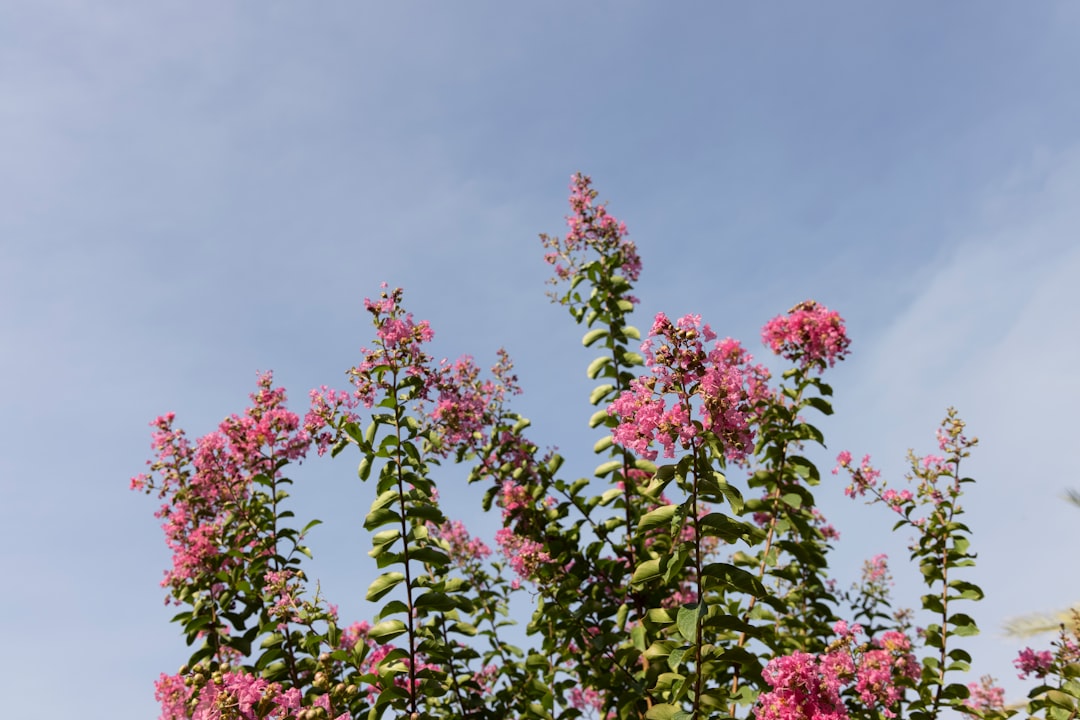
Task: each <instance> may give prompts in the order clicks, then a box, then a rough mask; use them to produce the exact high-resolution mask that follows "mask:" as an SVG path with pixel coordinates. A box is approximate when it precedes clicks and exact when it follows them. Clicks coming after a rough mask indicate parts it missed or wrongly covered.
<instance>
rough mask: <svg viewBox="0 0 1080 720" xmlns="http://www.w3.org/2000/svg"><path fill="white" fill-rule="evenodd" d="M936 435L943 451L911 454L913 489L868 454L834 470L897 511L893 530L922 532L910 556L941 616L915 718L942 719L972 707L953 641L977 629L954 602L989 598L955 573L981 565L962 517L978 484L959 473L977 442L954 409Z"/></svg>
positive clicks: (931, 608)
mask: <svg viewBox="0 0 1080 720" xmlns="http://www.w3.org/2000/svg"><path fill="white" fill-rule="evenodd" d="M937 438H938V447H939V450H940V451H941V452H942V455H936V454H929V455H925V456H923V457H917V456H916V455H915V454H914V453H913V452H910V451H909V453H908V459H909V462H910V465H911V472H910V474H909V475H908V480H909V481H910V482H913V483H914V488H915V489H914V491H912V490H908V489H903V490H900V491H897V490H895V489H894V488H890V487H888V486H887V484H886V483H885V482H884V481H883V480H881V478H880V472H878V471H877V470H876V469H874V467H873V465H871V462H870V457H869V456H866V457H864V458H863V460H862V462H861V463H860V464H859V465H858V466H855V465H854V463H853V462H852V457H851V453H849V452H847V451H844V452H842V453H840V455H839V456H838V458H837V461H838V463H839V464H838V466H837V468H836V469H835V470H834V471H833V472H834V473H837V472H839V471H840V470H841V469H843V470H846V471H847V472H848V474H849V475H850V477H851V483H850V484H849V485H848V487H847V489H846V490H845V493H846V494H847V495H849V496H850V497H863V496H869V497H870V499H871V500H870V501H871V502H873V503H880V504H884V505H886V506H888V507H889V508H891V509H892V510H893V511H894V512H895V513H896V514H897V515H898V516H899V519H898V520H897V521H896V525H895V529H900V528H908V529H910V530H913V531H914V532H915V533H916V539H915V541H914V543H913V544H912V545H911V558H912V560H913V561H915V562H916V563H917V564H918V566H919V569H920V570H921V571H922V575H923V580H924V582H925V583H926V586H927V588H928V589H929V591H930V592H929V593H928V594H926V595H923V597H922V605H923V609H924V610H925V611H927V612H928V613H931V614H932V615H934V616H936V618H937V621H936V622H933V623H930V624H929V625H927V626H926V628H925V629H924V630H923V632H922V637H923V642H924V644H925V646H926V647H927V648H928V649H930V650H931V652H930V653H929V654H927V655H926V656H925V657H924V658H923V663H922V672H921V675H920V677H919V679H918V682H917V683H916V687H915V689H916V691H917V693H918V697H917V698H915V699H914V700H912V702H911V703H910V705H909V710H908V712H909V717H911V718H914V719H916V720H921V719H924V718H937V717H939V716H940V714H941V712H942V710H943V709H944V708H946V707H970V706H969V705H966V703H965V701H966V700H967V698H968V696H969V695H970V694H971V692H972V690H971V688H969V687H968V686H966V685H964V684H962V683H957V682H952V683H950V682H948V676H949V673H955V672H965V671H967V670H968V669H970V663H971V656H970V655H969V654H968V653H967V652H966V651H965V650H963V649H961V648H958V647H955V646H954V645H955V643H954V642H953V638H957V637H966V636H970V635H975V634H977V633H978V631H979V629H978V626H977V625H976V623H975V620H974V619H972V618H971V616H970V615H967V614H966V613H962V612H956V608H955V605H956V603H958V602H962V601H972V600H980V599H982V597H983V593H982V590H981V589H979V587H978V586H976V585H974V584H972V583H970V582H968V581H966V580H962V579H960V578H959V577H957V575H958V574H959V571H961V570H962V569H963V568H967V567H972V566H973V565H974V564H975V555H974V554H972V553H971V552H970V550H969V548H970V541H969V540H968V535H969V533H970V530H969V529H968V527H967V526H966V525H964V524H963V523H961V522H960V521H959V519H958V518H959V517H960V516H961V515H962V514H963V508H962V506H961V505H960V497H961V495H962V494H963V486H964V485H966V484H970V483H972V482H974V480H972V479H971V478H967V477H964V476H962V475H961V474H960V463H961V461H962V460H963V459H964V458H966V457H968V456H969V455H970V454H971V449H972V448H973V447H975V446H976V445H977V444H978V440H977V439H976V438H968V437H967V435H965V434H964V423H963V421H962V420H960V418H959V417H958V415H957V413H956V410H955V409H953V408H949V411H948V414H947V416H946V417H945V419H944V420H943V421H942V424H941V427H940V428H939V430H938V432H937Z"/></svg>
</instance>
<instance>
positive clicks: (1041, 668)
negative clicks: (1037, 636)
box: [1013, 648, 1054, 680]
mask: <svg viewBox="0 0 1080 720" xmlns="http://www.w3.org/2000/svg"><path fill="white" fill-rule="evenodd" d="M1053 664H1054V655H1053V653H1051V652H1050V651H1049V650H1042V651H1039V652H1035V651H1034V650H1032V649H1031V648H1024V649H1023V650H1021V651H1020V654H1019V655H1018V656H1017V658H1016V659H1015V660H1013V665H1015V666H1016V669H1017V670H1019V671H1020V675H1019V677H1020V679H1021V680H1023V679H1025V678H1027V677H1028V676H1029V675H1034V676H1035V677H1037V678H1044V677H1046V674H1047V673H1048V672H1050V668H1051V666H1052V665H1053Z"/></svg>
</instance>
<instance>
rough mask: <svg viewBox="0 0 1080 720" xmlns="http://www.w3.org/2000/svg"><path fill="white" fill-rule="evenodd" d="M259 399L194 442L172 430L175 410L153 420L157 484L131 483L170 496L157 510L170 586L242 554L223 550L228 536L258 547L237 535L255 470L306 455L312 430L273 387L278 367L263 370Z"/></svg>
mask: <svg viewBox="0 0 1080 720" xmlns="http://www.w3.org/2000/svg"><path fill="white" fill-rule="evenodd" d="M251 399H252V403H253V405H252V406H251V407H250V408H248V409H247V410H245V411H244V414H243V415H232V416H230V417H228V418H226V419H225V420H224V421H222V423H221V424H220V426H219V427H218V429H217V430H216V431H214V432H212V433H209V434H208V435H205V436H204V437H202V438H200V439H199V440H198V441H197V442H196V443H195V445H194V446H192V445H191V443H190V442H189V441H188V440H187V437H186V436H185V434H184V431H183V430H176V429H174V428H173V421H174V419H175V416H174V415H173V414H172V413H169V414H167V415H163V416H161V417H159V418H157V419H156V420H154V422H153V423H151V425H153V426H155V427H156V428H157V432H155V433H154V435H153V440H152V446H153V448H154V450H155V451H156V453H157V459H156V460H154V461H152V462H149V463H148V464H150V467H151V471H152V473H155V474H156V475H157V477H158V482H157V483H155V481H154V479H153V478H152V477H151V476H148V475H138V476H136V477H134V478H132V480H131V487H132V489H136V490H145V491H147V492H150V491H153V490H157V491H158V497H160V498H164V499H165V500H166V502H165V504H163V505H162V506H161V508H160V510H158V512H157V513H156V515H157V517H159V518H161V519H162V520H163V521H164V524H163V525H162V528H163V529H164V531H165V541H166V544H167V545H168V546H169V549H170V550H172V551H173V561H172V570H170V571H168V572H166V574H165V579H164V580H163V581H162V585H163V586H171V587H173V589H174V590H180V588H181V587H182V586H183V585H185V584H186V583H187V582H189V581H190V580H191V579H192V578H195V577H198V576H208V575H209V574H213V573H216V572H219V571H220V570H222V569H224V568H225V567H226V566H227V565H229V563H235V562H236V560H235V559H230V558H228V556H227V555H225V554H224V552H223V549H224V548H225V546H226V545H228V544H229V542H233V543H235V542H239V543H240V544H241V545H242V546H246V547H252V543H254V542H255V538H254V536H252V537H247V538H242V539H239V540H237V539H236V538H233V539H232V540H231V541H230V540H227V539H226V538H225V535H226V534H227V533H228V532H230V531H231V530H232V529H233V528H234V527H235V522H234V521H230V520H229V518H230V517H233V518H235V514H236V513H238V512H242V508H243V503H244V502H245V501H246V500H247V499H248V497H249V496H250V493H251V484H252V482H253V481H254V478H255V477H256V476H260V475H261V476H268V477H277V476H279V475H280V467H281V465H282V464H283V463H285V462H288V461H295V460H301V459H303V457H304V456H305V454H306V453H307V450H308V448H310V447H311V436H310V435H309V434H308V432H307V431H306V430H305V429H304V428H302V427H301V425H300V418H299V416H297V415H296V414H295V413H293V412H291V411H290V410H288V409H287V408H286V407H285V400H286V398H285V390H284V389H283V388H275V387H273V377H272V375H271V373H263V374H260V375H259V379H258V390H257V391H256V392H255V393H253V394H252V395H251Z"/></svg>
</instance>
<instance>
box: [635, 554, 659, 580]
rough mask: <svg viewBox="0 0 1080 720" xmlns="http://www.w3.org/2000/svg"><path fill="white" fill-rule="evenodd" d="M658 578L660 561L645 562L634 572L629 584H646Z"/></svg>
mask: <svg viewBox="0 0 1080 720" xmlns="http://www.w3.org/2000/svg"><path fill="white" fill-rule="evenodd" d="M658 577H660V561H659V560H646V561H645V562H643V563H641V564H640V565H638V566H637V568H636V569H635V570H634V576H633V578H632V580H631V582H633V583H634V584H635V585H640V584H641V583H643V582H648V581H649V580H652V579H654V578H658Z"/></svg>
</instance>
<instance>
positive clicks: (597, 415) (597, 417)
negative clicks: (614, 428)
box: [589, 408, 610, 428]
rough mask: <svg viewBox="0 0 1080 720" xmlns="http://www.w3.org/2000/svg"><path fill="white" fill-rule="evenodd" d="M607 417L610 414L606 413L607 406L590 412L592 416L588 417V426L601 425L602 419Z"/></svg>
mask: <svg viewBox="0 0 1080 720" xmlns="http://www.w3.org/2000/svg"><path fill="white" fill-rule="evenodd" d="M609 417H610V415H608V411H607V408H604V409H602V410H597V411H596V412H594V413H593V414H592V417H590V418H589V427H591V428H594V427H596V426H597V425H603V424H604V421H605V420H607V419H608V418H609Z"/></svg>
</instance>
